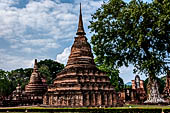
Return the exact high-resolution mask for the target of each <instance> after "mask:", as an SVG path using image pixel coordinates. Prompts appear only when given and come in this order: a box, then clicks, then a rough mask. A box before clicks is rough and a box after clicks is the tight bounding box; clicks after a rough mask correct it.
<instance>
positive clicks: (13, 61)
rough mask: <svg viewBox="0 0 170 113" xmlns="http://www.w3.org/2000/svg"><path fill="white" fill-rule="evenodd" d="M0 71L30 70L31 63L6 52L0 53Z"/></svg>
mask: <svg viewBox="0 0 170 113" xmlns="http://www.w3.org/2000/svg"><path fill="white" fill-rule="evenodd" d="M0 53H1V54H0V69H4V70H12V69H16V68H29V67H30V64H31V61H32V60H30V59H26V58H24V57H21V56H14V55H10V54H7V53H6V51H5V50H3V51H0Z"/></svg>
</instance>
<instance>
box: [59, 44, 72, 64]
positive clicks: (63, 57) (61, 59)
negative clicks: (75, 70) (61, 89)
mask: <svg viewBox="0 0 170 113" xmlns="http://www.w3.org/2000/svg"><path fill="white" fill-rule="evenodd" d="M70 51H71V47H67V48H65V49H64V51H63V52H62V53H61V54H58V55H57V57H56V60H57V62H59V63H62V64H66V63H67V60H68V57H69V55H70Z"/></svg>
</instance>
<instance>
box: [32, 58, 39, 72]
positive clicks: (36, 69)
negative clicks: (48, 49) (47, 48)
mask: <svg viewBox="0 0 170 113" xmlns="http://www.w3.org/2000/svg"><path fill="white" fill-rule="evenodd" d="M37 71H38V65H37V59H35V61H34V70H33V72H37Z"/></svg>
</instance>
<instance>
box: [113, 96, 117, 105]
mask: <svg viewBox="0 0 170 113" xmlns="http://www.w3.org/2000/svg"><path fill="white" fill-rule="evenodd" d="M112 97H113V101H112V102H113V104H112V105H114V106H116V103H117V99H116V94H114V93H113V95H112Z"/></svg>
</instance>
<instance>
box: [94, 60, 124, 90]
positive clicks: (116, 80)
mask: <svg viewBox="0 0 170 113" xmlns="http://www.w3.org/2000/svg"><path fill="white" fill-rule="evenodd" d="M95 60H96V59H95ZM97 67H98V68H99V69H100V70H102V71H105V72H106V73H107V76H109V78H110V82H111V83H112V85H113V86H114V87H115V90H116V91H120V90H122V89H123V87H124V82H123V79H122V78H121V77H119V70H117V69H112V68H110V67H107V66H105V65H104V64H103V65H97Z"/></svg>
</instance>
